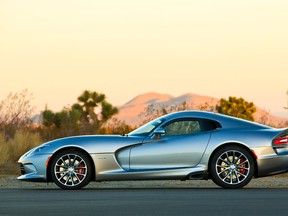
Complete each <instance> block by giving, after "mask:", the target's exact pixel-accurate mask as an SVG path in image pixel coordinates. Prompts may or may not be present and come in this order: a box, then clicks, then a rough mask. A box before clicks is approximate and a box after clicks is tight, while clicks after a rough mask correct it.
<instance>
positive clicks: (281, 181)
mask: <svg viewBox="0 0 288 216" xmlns="http://www.w3.org/2000/svg"><path fill="white" fill-rule="evenodd" d="M16 178H17V176H13V175H0V189H7V188H12V189H58V187H57V186H56V185H55V184H53V183H49V184H47V183H38V182H37V183H36V182H25V181H19V180H17V179H16ZM86 188H88V189H89V188H91V189H94V188H95V189H97V188H99V189H122V188H126V189H130V188H143V189H145V188H149V189H151V188H152V189H153V188H219V187H218V186H217V185H215V184H214V183H213V182H212V181H211V180H208V181H205V180H190V181H115V182H100V183H99V182H90V184H89V185H88V186H86ZM245 188H288V174H283V175H277V176H270V177H265V178H258V179H252V181H251V182H250V183H249V184H248V185H247V186H246V187H245Z"/></svg>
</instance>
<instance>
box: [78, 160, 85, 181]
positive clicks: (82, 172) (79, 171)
mask: <svg viewBox="0 0 288 216" xmlns="http://www.w3.org/2000/svg"><path fill="white" fill-rule="evenodd" d="M78 167H84V163H83V162H82V163H80V164H79V165H78ZM84 172H85V170H84V169H81V168H79V169H78V173H80V174H84ZM83 177H84V176H83V175H78V178H79V179H80V180H81V179H82V178H83Z"/></svg>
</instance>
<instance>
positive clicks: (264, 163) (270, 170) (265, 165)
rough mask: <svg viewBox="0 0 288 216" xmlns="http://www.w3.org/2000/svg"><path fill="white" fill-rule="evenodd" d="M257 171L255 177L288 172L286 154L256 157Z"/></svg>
mask: <svg viewBox="0 0 288 216" xmlns="http://www.w3.org/2000/svg"><path fill="white" fill-rule="evenodd" d="M257 165H258V172H257V174H256V176H255V177H263V176H269V175H275V174H280V173H285V172H288V155H277V154H275V155H271V156H267V157H265V158H261V159H257Z"/></svg>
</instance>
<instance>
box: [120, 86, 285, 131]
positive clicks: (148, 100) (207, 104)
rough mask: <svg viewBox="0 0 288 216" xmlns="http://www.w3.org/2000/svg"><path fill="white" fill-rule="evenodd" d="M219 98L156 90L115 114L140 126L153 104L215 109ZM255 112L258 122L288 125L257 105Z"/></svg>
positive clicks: (277, 125) (128, 104)
mask: <svg viewBox="0 0 288 216" xmlns="http://www.w3.org/2000/svg"><path fill="white" fill-rule="evenodd" d="M219 101H220V100H219V99H217V98H214V97H209V96H202V95H197V94H193V93H187V94H184V95H180V96H178V97H174V96H172V95H169V94H160V93H155V92H150V93H145V94H141V95H138V96H136V97H134V98H133V99H132V100H130V101H128V102H127V103H125V104H124V105H122V106H119V107H118V108H119V114H117V116H115V117H116V118H117V119H119V120H123V121H125V122H126V123H127V124H129V125H133V126H138V125H139V124H141V123H142V122H143V121H144V120H145V111H146V109H147V107H148V106H149V105H150V106H151V105H152V106H153V107H154V108H163V107H177V106H181V105H182V104H183V103H184V102H185V103H186V106H187V107H189V109H195V110H203V109H205V110H207V109H209V110H213V108H214V107H215V106H216V105H217V104H219ZM255 106H256V108H257V111H256V112H255V113H254V119H255V121H256V122H258V123H262V124H266V125H271V126H275V127H287V126H288V118H281V117H278V116H274V115H272V114H270V113H269V112H267V111H265V110H264V109H261V108H259V107H257V105H255Z"/></svg>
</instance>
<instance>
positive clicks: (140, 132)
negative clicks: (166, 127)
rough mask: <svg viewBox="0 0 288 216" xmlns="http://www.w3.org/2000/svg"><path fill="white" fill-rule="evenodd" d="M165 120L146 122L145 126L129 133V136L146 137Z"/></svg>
mask: <svg viewBox="0 0 288 216" xmlns="http://www.w3.org/2000/svg"><path fill="white" fill-rule="evenodd" d="M164 121H165V119H163V118H162V119H155V120H154V121H151V122H148V123H147V124H144V125H142V126H141V127H139V128H137V129H136V130H134V131H132V132H131V133H129V134H128V135H129V136H148V135H149V134H150V133H151V132H152V131H153V130H154V129H155V128H156V127H157V126H158V125H160V124H161V123H162V122H164Z"/></svg>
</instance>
